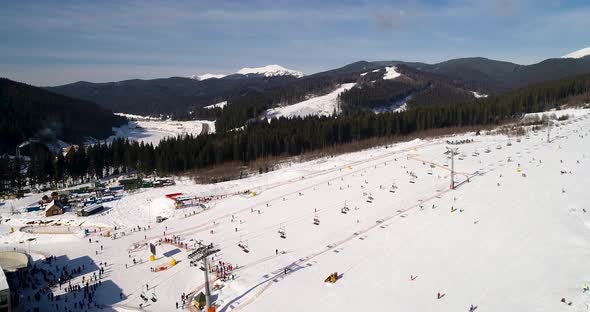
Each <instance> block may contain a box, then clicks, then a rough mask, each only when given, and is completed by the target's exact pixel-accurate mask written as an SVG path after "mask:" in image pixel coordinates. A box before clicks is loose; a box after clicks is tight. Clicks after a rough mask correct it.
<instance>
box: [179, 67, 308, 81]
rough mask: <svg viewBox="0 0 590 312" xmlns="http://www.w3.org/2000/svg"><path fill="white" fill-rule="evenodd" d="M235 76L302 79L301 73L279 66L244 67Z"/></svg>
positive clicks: (210, 75) (217, 76) (210, 76)
mask: <svg viewBox="0 0 590 312" xmlns="http://www.w3.org/2000/svg"><path fill="white" fill-rule="evenodd" d="M236 74H240V75H248V74H258V75H264V76H265V77H277V76H294V77H297V78H301V77H303V76H304V75H303V73H302V72H300V71H296V70H292V69H288V68H285V67H283V66H280V65H276V64H275V65H267V66H263V67H254V68H250V67H244V68H242V69H240V70H238V71H237V72H236ZM225 76H227V75H225V74H209V73H207V74H203V75H192V76H191V77H190V78H191V79H196V80H200V81H202V80H207V79H211V78H217V79H219V78H223V77H225Z"/></svg>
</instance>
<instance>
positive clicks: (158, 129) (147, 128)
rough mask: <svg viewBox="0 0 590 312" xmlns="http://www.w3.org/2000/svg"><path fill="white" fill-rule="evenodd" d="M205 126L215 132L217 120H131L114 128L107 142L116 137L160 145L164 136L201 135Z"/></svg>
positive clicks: (210, 131) (209, 131)
mask: <svg viewBox="0 0 590 312" xmlns="http://www.w3.org/2000/svg"><path fill="white" fill-rule="evenodd" d="M205 128H206V129H207V131H208V133H214V132H215V122H214V121H208V120H190V121H173V120H149V119H147V120H146V119H138V120H130V121H129V122H128V123H127V124H126V125H123V126H121V127H116V128H113V131H114V132H115V135H113V136H111V137H110V138H108V139H107V142H110V141H112V140H113V139H115V138H129V139H130V140H133V141H139V142H144V143H146V144H148V143H151V144H153V145H158V144H159V143H160V141H161V140H162V139H164V138H167V137H176V136H178V135H184V134H192V135H199V134H201V132H202V131H203V129H205Z"/></svg>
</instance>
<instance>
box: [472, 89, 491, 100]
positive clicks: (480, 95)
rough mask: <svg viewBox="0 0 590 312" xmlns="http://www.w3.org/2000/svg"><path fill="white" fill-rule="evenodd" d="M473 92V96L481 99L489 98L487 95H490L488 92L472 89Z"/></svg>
mask: <svg viewBox="0 0 590 312" xmlns="http://www.w3.org/2000/svg"><path fill="white" fill-rule="evenodd" d="M471 93H472V94H473V96H474V97H475V98H476V99H480V98H487V97H488V95H487V94H483V93H479V92H477V91H471Z"/></svg>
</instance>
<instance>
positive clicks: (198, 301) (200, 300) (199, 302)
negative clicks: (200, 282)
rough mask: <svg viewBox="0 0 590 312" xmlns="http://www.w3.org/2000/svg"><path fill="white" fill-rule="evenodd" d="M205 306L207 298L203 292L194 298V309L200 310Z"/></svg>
mask: <svg viewBox="0 0 590 312" xmlns="http://www.w3.org/2000/svg"><path fill="white" fill-rule="evenodd" d="M206 304H207V298H205V294H204V293H203V292H200V293H199V294H198V295H196V296H195V307H197V308H199V309H202V308H203V307H204V306H205V305H206Z"/></svg>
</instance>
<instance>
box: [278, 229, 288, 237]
mask: <svg viewBox="0 0 590 312" xmlns="http://www.w3.org/2000/svg"><path fill="white" fill-rule="evenodd" d="M279 237H280V238H282V239H285V238H287V232H285V228H284V227H283V226H281V227H279Z"/></svg>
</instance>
